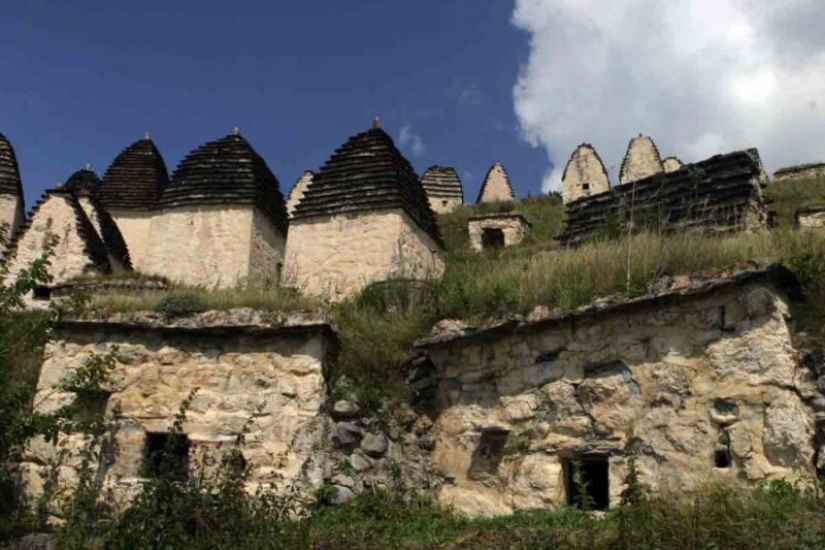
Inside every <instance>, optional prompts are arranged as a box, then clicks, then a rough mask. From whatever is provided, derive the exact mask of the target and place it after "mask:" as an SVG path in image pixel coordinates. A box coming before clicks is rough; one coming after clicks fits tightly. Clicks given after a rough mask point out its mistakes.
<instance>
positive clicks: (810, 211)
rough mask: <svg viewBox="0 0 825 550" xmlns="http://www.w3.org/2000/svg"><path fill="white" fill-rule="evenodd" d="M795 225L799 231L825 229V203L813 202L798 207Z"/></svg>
mask: <svg viewBox="0 0 825 550" xmlns="http://www.w3.org/2000/svg"><path fill="white" fill-rule="evenodd" d="M794 226H795V227H796V229H797V230H799V231H822V230H823V229H825V204H811V205H806V206H803V207H801V208H799V209H797V211H796V213H795V214H794Z"/></svg>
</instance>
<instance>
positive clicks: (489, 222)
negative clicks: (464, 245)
mask: <svg viewBox="0 0 825 550" xmlns="http://www.w3.org/2000/svg"><path fill="white" fill-rule="evenodd" d="M528 227H529V226H528V224H527V221H526V220H525V219H524V218H523V217H521V216H519V215H507V214H505V215H493V216H487V217H479V218H470V220H469V222H468V223H467V231H468V233H469V235H470V248H471V249H472V250H474V251H475V252H481V251H482V250H484V245H483V240H482V236H483V234H484V230H485V229H501V230H502V232H503V233H504V246H513V245H516V244H518V243H520V242H521V241H522V240H523V239H524V235H525V234H526V233H527V229H528Z"/></svg>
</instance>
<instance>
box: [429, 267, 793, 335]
mask: <svg viewBox="0 0 825 550" xmlns="http://www.w3.org/2000/svg"><path fill="white" fill-rule="evenodd" d="M760 281H764V282H774V283H775V284H778V285H779V286H781V287H782V288H786V289H788V291H789V294H790V295H791V296H792V297H794V296H796V295H797V291H798V287H799V283H798V281H797V280H796V277H795V276H794V274H793V273H792V272H791V271H790V270H789V269H787V268H786V267H784V266H782V265H781V264H779V263H776V262H772V261H770V260H758V259H757V260H751V261H749V262H746V263H743V264H737V265H735V266H733V267H731V268H729V269H715V270H705V271H697V272H694V273H691V274H687V275H677V276H675V277H663V278H661V279H659V280H658V281H656V282H655V283H653V284H651V285H649V286H648V294H646V295H644V296H641V297H638V298H629V299H628V298H625V297H623V296H619V295H614V296H607V297H604V298H599V299H598V300H595V301H594V302H591V303H590V304H588V305H586V306H582V307H580V308H578V309H575V310H572V311H558V310H557V311H554V310H552V309H550V308H549V307H547V306H538V307H536V308H535V309H533V311H532V312H531V313H530V314H529V315H527V316H526V317H525V316H522V315H517V316H513V317H512V318H510V319H505V320H498V321H494V322H492V323H488V324H484V325H481V326H470V325H467V324H465V323H463V322H461V321H458V320H452V319H445V320H442V321H439V323H438V324H436V325H435V326H434V327H433V329H432V331H431V332H430V336H428V337H426V338H421V339H419V340H417V341H416V342H415V344H414V346H415V347H416V348H429V347H435V346H439V345H445V344H450V343H453V342H455V341H457V340H467V341H469V340H484V339H488V338H491V337H496V336H498V335H501V334H505V333H513V332H518V331H521V330H525V329H530V328H536V327H539V326H543V325H548V324H555V323H561V322H566V321H571V320H575V319H581V318H586V317H597V316H600V315H603V314H605V313H608V312H611V313H612V312H618V311H627V310H630V309H633V308H638V307H650V306H654V305H658V304H660V303H664V302H667V301H671V300H677V299H680V298H685V297H691V296H699V295H702V294H708V293H710V292H713V291H716V290H719V289H722V288H726V287H731V286H741V285H744V284H747V283H753V282H760Z"/></svg>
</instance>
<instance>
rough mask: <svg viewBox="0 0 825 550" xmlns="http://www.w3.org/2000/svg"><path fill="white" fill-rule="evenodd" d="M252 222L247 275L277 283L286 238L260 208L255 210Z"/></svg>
mask: <svg viewBox="0 0 825 550" xmlns="http://www.w3.org/2000/svg"><path fill="white" fill-rule="evenodd" d="M252 222H253V225H252V251H251V253H250V257H249V277H250V278H251V279H253V280H258V281H263V282H267V283H273V284H276V285H277V284H279V283H280V278H281V270H282V269H283V265H284V254H285V252H286V239H285V238H284V235H282V234H281V232H280V231H278V230H277V229H275V226H274V225H272V222H271V221H269V218H267V217H266V216H264V215H263V213H262V212H261V211H260V210H255V214H254V216H253V217H252Z"/></svg>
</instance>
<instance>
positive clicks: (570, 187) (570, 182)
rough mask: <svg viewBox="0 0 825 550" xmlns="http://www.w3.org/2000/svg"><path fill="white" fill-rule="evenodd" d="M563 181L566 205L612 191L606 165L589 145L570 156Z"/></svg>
mask: <svg viewBox="0 0 825 550" xmlns="http://www.w3.org/2000/svg"><path fill="white" fill-rule="evenodd" d="M561 181H562V199H563V200H564V202H565V204H566V203H568V202H572V201H575V200H578V199H581V198H583V197H590V196H592V195H598V194H600V193H605V192H607V191H609V190H610V180H609V178H608V177H607V170H606V169H605V167H604V163H603V162H602V159H601V158H599V154H598V153H597V152H596V149H594V148H593V146H592V145H590V144H589V143H582V144H581V145H579V146H578V147H577V148H576V150H575V151H573V154H572V155H570V160H568V161H567V166H565V167H564V173H563V174H562V177H561Z"/></svg>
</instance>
